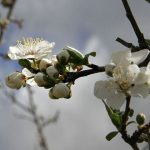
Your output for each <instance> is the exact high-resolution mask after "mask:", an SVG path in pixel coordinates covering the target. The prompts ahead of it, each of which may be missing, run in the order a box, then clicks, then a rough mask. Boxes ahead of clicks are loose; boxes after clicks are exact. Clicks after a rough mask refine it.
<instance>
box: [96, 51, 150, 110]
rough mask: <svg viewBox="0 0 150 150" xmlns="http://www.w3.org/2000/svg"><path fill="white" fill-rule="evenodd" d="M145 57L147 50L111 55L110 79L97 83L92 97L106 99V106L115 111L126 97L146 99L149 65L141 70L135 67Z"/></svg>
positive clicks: (149, 80) (149, 76) (149, 72)
mask: <svg viewBox="0 0 150 150" xmlns="http://www.w3.org/2000/svg"><path fill="white" fill-rule="evenodd" d="M147 55H148V52H147V50H142V51H139V52H136V53H131V52H130V51H122V52H118V53H117V52H116V53H114V54H112V57H111V63H113V64H115V65H113V67H108V68H110V70H111V77H112V78H111V79H110V80H105V81H97V82H96V83H95V87H94V95H95V96H96V97H97V98H100V99H106V102H107V103H108V105H110V106H112V107H113V108H116V109H119V108H120V107H121V106H122V104H123V103H124V101H125V99H126V96H127V95H130V96H134V97H142V98H145V97H147V96H148V94H149V90H150V86H149V84H150V63H149V64H148V66H147V67H145V68H142V69H141V68H139V67H138V65H137V64H139V63H141V62H142V61H143V60H144V59H145V58H146V57H147ZM105 68H106V67H105ZM107 71H108V70H107Z"/></svg>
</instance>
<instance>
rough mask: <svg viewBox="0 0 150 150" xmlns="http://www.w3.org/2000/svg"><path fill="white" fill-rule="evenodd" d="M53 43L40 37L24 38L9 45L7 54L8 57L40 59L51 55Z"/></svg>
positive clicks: (14, 58)
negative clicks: (13, 44)
mask: <svg viewBox="0 0 150 150" xmlns="http://www.w3.org/2000/svg"><path fill="white" fill-rule="evenodd" d="M54 45H55V43H54V42H52V43H49V42H48V41H44V40H42V39H40V38H36V39H33V38H24V39H23V40H22V41H17V44H16V45H15V46H11V47H9V52H8V56H9V57H10V59H13V60H16V59H38V60H39V59H41V58H43V57H47V55H51V53H52V48H53V47H54Z"/></svg>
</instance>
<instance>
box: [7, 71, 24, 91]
mask: <svg viewBox="0 0 150 150" xmlns="http://www.w3.org/2000/svg"><path fill="white" fill-rule="evenodd" d="M5 83H6V85H7V86H8V87H9V88H12V89H19V88H21V87H22V86H23V85H25V83H26V76H25V75H23V74H22V73H20V72H13V73H11V74H10V75H8V76H7V77H6V78H5Z"/></svg>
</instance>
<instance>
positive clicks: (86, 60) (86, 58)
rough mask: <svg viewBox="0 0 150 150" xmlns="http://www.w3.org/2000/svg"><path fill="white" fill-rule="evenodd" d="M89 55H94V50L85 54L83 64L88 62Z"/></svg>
mask: <svg viewBox="0 0 150 150" xmlns="http://www.w3.org/2000/svg"><path fill="white" fill-rule="evenodd" d="M89 56H93V57H95V56H96V52H91V53H88V54H86V55H85V57H84V60H83V64H84V65H88V64H89Z"/></svg>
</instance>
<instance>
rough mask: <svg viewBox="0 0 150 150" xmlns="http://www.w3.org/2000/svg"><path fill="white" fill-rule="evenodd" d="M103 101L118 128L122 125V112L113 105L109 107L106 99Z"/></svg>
mask: <svg viewBox="0 0 150 150" xmlns="http://www.w3.org/2000/svg"><path fill="white" fill-rule="evenodd" d="M102 101H103V103H104V105H105V107H106V110H107V113H108V115H109V117H110V119H111V121H112V123H113V124H114V125H115V126H116V128H118V129H119V128H120V126H121V125H122V114H121V113H120V111H118V112H117V111H116V110H113V109H112V108H111V107H109V106H108V105H107V103H106V102H105V101H104V100H102Z"/></svg>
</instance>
